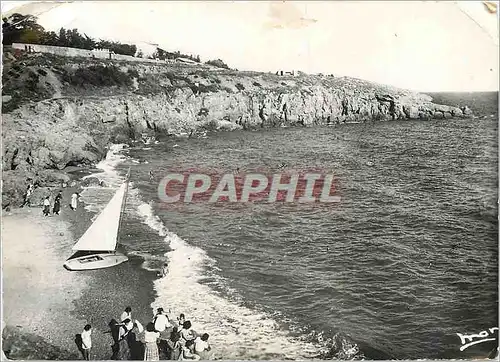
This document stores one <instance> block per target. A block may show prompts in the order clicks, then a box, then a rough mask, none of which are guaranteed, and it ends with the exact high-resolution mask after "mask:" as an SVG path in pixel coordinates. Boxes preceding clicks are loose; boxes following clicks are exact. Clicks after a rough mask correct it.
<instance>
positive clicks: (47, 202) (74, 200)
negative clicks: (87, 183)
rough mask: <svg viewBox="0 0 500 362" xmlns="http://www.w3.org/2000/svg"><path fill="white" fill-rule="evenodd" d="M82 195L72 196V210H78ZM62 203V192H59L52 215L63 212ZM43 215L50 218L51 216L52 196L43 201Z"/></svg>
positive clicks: (75, 193) (76, 193)
mask: <svg viewBox="0 0 500 362" xmlns="http://www.w3.org/2000/svg"><path fill="white" fill-rule="evenodd" d="M79 197H80V194H79V193H78V192H74V193H73V194H72V195H71V203H70V204H69V207H70V208H71V210H73V211H74V210H76V209H77V207H78V200H79ZM61 201H62V192H61V191H59V192H58V193H57V195H56V197H55V198H54V205H53V206H52V213H53V214H54V215H59V213H60V212H61ZM43 215H44V216H49V215H50V196H46V197H45V199H44V200H43Z"/></svg>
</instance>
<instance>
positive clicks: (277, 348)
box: [137, 202, 318, 359]
mask: <svg viewBox="0 0 500 362" xmlns="http://www.w3.org/2000/svg"><path fill="white" fill-rule="evenodd" d="M137 211H138V214H139V215H140V216H142V222H143V223H144V224H146V225H148V226H149V227H150V228H151V229H153V230H155V231H156V232H158V235H159V236H161V237H164V241H165V243H167V244H168V246H169V248H170V249H171V251H169V252H167V253H165V257H166V260H167V273H166V275H165V276H164V277H162V278H159V279H157V280H156V281H155V282H154V287H155V290H156V293H157V296H158V297H157V299H156V300H155V301H154V302H153V303H152V304H151V308H153V309H156V308H159V307H162V308H164V309H165V310H167V311H169V314H170V316H171V317H175V316H178V315H179V314H180V313H184V314H185V315H186V318H187V319H189V320H191V323H192V324H193V328H194V329H195V330H196V331H198V332H203V333H204V332H207V333H209V334H210V341H211V344H212V345H213V346H216V347H215V350H216V352H215V354H214V355H213V357H212V358H223V359H269V358H287V359H290V358H291V359H301V358H311V357H313V356H316V355H317V354H318V346H316V345H314V344H313V343H310V342H308V341H305V340H300V339H299V338H293V337H290V336H289V335H288V334H287V332H285V331H283V330H281V329H280V327H279V325H278V323H277V322H276V321H275V320H273V319H272V318H270V317H269V316H268V315H266V314H265V313H260V312H258V311H254V310H251V309H249V308H246V307H244V306H241V305H239V304H237V303H234V302H231V301H229V300H228V299H226V298H224V297H222V296H221V295H220V293H218V292H216V291H215V290H213V289H212V288H211V287H210V286H209V285H207V284H204V282H206V281H207V280H208V279H212V277H210V278H209V275H208V272H207V269H215V270H216V269H217V268H216V266H215V264H216V262H215V260H214V259H212V258H210V257H209V256H208V255H207V253H206V252H205V251H204V250H203V249H201V248H198V247H195V246H192V245H190V244H188V243H187V242H186V241H185V240H183V239H182V238H180V237H179V236H178V235H176V234H175V233H173V232H171V231H169V230H168V229H167V227H166V226H165V225H164V224H163V222H162V221H161V220H160V218H159V217H158V216H157V215H155V213H154V210H153V208H152V207H151V205H150V204H148V203H145V202H142V203H140V204H139V205H137ZM137 255H138V254H137ZM141 256H143V257H146V258H148V256H146V255H144V254H141ZM157 259H158V257H157ZM220 281H221V278H220V277H219V282H220Z"/></svg>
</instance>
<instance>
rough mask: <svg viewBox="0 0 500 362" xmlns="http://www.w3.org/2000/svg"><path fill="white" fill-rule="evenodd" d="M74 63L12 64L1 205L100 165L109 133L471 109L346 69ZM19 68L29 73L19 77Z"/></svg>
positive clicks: (115, 137) (118, 137) (126, 135)
mask: <svg viewBox="0 0 500 362" xmlns="http://www.w3.org/2000/svg"><path fill="white" fill-rule="evenodd" d="M76 62H77V61H76V60H73V59H72V60H69V58H67V59H65V62H61V60H60V59H58V58H57V57H53V56H52V57H50V58H47V57H45V56H42V57H40V56H38V57H31V58H30V57H29V56H28V55H23V57H22V59H20V60H16V61H15V62H14V63H13V64H10V66H8V67H6V74H7V75H9V74H10V76H11V78H9V77H7V83H6V84H7V85H8V86H6V87H4V93H5V94H6V95H8V96H11V97H12V99H10V100H9V101H8V102H7V103H6V105H7V107H6V108H4V109H5V110H7V111H8V112H7V113H4V114H3V150H4V154H3V170H4V174H3V175H4V185H3V186H4V187H3V196H4V203H3V206H5V205H6V204H9V203H12V204H19V203H20V202H21V200H22V194H23V193H24V190H25V189H26V185H27V181H26V180H25V177H26V176H28V175H30V176H35V178H37V180H38V181H39V183H40V185H41V186H46V185H49V184H50V182H53V181H54V179H56V181H63V179H64V177H61V176H60V173H61V170H63V169H64V168H65V167H68V166H79V165H85V166H88V165H92V164H95V163H96V162H97V161H99V160H100V159H101V158H102V157H103V156H104V155H105V153H106V146H107V145H108V144H109V143H110V142H127V141H130V140H133V139H136V138H140V135H141V134H142V133H144V132H150V133H153V134H158V135H179V134H187V135H194V134H196V133H197V132H198V131H201V130H234V129H249V128H260V127H278V126H294V125H297V126H311V125H321V124H333V123H347V122H368V121H383V120H405V119H408V120H416V119H421V120H427V119H432V118H450V117H463V116H469V115H470V114H471V113H470V109H468V108H467V107H466V108H465V109H463V110H462V109H459V108H456V107H450V106H445V105H438V104H434V103H432V99H431V98H430V97H429V96H426V95H422V94H417V93H414V92H410V91H405V90H401V89H397V88H393V87H388V86H383V85H379V84H374V83H370V82H366V81H362V80H358V79H353V78H347V77H342V78H334V77H324V76H312V75H310V76H299V77H294V76H277V75H271V74H265V73H253V72H236V71H229V70H213V71H207V70H206V69H197V68H196V66H190V65H182V66H181V65H162V66H157V65H156V66H155V65H153V66H152V65H149V64H140V63H138V64H127V63H119V62H111V61H96V60H94V61H89V60H86V61H85V62H84V61H81V63H76ZM13 69H16V72H17V73H16V72H12V70H13ZM23 72H24V73H29V74H31V75H30V76H26V74H21V75H20V76H19V75H18V76H17V77H16V74H19V73H23ZM37 74H38V75H37ZM40 75H43V76H40ZM47 79H50V82H48V81H47ZM40 82H42V83H40ZM4 84H5V82H4ZM9 84H10V86H9ZM25 88H28V90H29V92H28V91H26V92H23V89H25ZM22 97H25V98H26V99H25V98H22ZM11 102H13V103H11ZM23 102H24V104H23ZM9 103H11V106H9ZM12 105H14V106H12ZM4 107H5V106H4ZM43 170H51V171H50V172H49V174H47V172H46V171H44V172H45V173H43V172H41V171H43ZM55 175H59V176H55ZM58 177H59V178H58ZM12 180H15V181H12ZM11 181H12V182H11ZM66 181H67V180H66ZM6 201H7V202H6Z"/></svg>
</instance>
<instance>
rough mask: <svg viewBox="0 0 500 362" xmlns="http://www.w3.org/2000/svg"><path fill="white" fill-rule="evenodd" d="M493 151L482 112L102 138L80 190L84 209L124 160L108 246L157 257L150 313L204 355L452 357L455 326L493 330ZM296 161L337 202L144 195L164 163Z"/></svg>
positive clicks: (233, 166) (235, 166)
mask: <svg viewBox="0 0 500 362" xmlns="http://www.w3.org/2000/svg"><path fill="white" fill-rule="evenodd" d="M497 155H498V149H497V122H496V121H495V120H492V119H486V120H442V121H432V122H421V121H401V122H399V121H398V122H387V123H366V124H350V125H349V124H348V125H342V126H337V127H318V128H289V129H269V130H261V131H258V132H251V131H236V132H228V133H217V134H211V135H209V136H208V137H206V138H199V139H175V140H174V139H167V140H165V141H162V142H160V143H158V144H154V145H148V146H147V147H144V146H140V145H138V146H137V147H123V146H114V147H113V149H112V150H111V151H110V153H109V155H108V158H107V160H105V161H104V162H103V163H102V164H101V165H100V167H101V168H102V169H103V172H102V173H101V174H100V175H98V177H99V178H101V179H103V180H104V181H105V183H106V185H107V187H104V188H103V187H96V188H88V189H86V190H85V191H84V193H83V196H82V197H83V199H84V202H85V203H86V204H87V207H88V208H91V209H92V210H93V211H99V210H100V209H102V207H103V206H104V204H105V203H106V201H107V200H109V198H111V196H112V194H113V192H114V191H113V190H114V189H115V188H116V187H117V186H118V185H119V183H120V182H121V181H122V180H123V175H124V174H125V173H126V170H127V169H128V167H130V168H131V181H132V184H131V188H130V192H129V195H128V198H127V207H126V213H125V222H124V223H123V224H122V225H123V228H122V230H121V234H122V235H121V242H122V243H123V244H124V247H125V248H126V250H127V252H128V253H129V255H132V256H134V255H135V256H140V257H142V258H144V260H145V261H144V263H143V267H144V268H147V269H151V270H161V268H162V267H163V265H164V264H165V263H167V268H168V273H167V275H166V276H165V277H162V278H158V279H157V280H156V281H155V284H154V285H155V289H156V292H157V295H158V297H157V299H156V300H155V302H154V303H153V305H152V307H153V308H156V307H159V306H162V307H163V308H165V309H166V310H170V312H171V314H173V315H178V314H180V313H184V314H186V317H187V319H190V320H191V321H192V323H193V326H194V329H195V330H197V331H200V332H208V333H209V334H210V341H211V343H212V345H213V346H214V357H215V358H225V359H240V358H241V359H243V358H244V359H250V358H251V359H270V358H281V359H283V358H293V359H301V358H309V357H323V358H335V357H337V358H363V357H365V358H410V359H414V358H467V357H468V356H469V355H467V353H466V352H467V351H465V352H463V351H460V350H459V347H460V338H459V337H457V333H468V332H470V333H472V332H479V331H482V330H485V329H487V328H491V327H496V326H497V324H498V322H497V321H498V289H497V285H498V267H497V265H498V244H497V237H498V223H497V204H496V198H497V191H496V190H497V185H498V170H497V166H496V165H497V164H498V159H497ZM310 168H314V169H322V170H324V171H325V172H328V173H333V174H334V175H335V177H336V192H337V193H338V195H339V196H340V197H341V202H339V203H335V204H328V205H322V204H318V203H315V204H305V205H300V204H295V203H292V204H286V203H283V202H281V203H280V202H276V203H248V204H230V203H228V202H220V203H215V204H210V203H203V202H201V203H200V202H198V203H193V204H175V205H174V204H167V205H166V204H162V203H161V202H160V200H159V198H158V184H159V182H160V180H161V178H162V177H164V176H166V175H167V174H168V173H169V172H172V170H179V169H184V170H187V169H190V170H207V169H210V170H217V172H219V173H231V172H235V170H238V172H252V171H254V170H262V169H265V170H268V171H269V172H270V173H274V172H282V171H289V172H294V171H295V170H303V169H310ZM150 171H153V179H152V180H151V179H150V176H149V172H150ZM482 346H483V347H482ZM481 348H483V349H481ZM491 348H492V345H491V344H483V345H477V346H476V349H475V350H474V351H475V352H474V353H480V352H484V353H487V352H489V351H490V350H491Z"/></svg>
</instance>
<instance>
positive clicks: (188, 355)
mask: <svg viewBox="0 0 500 362" xmlns="http://www.w3.org/2000/svg"><path fill="white" fill-rule="evenodd" d="M179 359H180V360H185V359H189V360H194V361H199V360H200V356H198V355H197V354H196V353H194V341H187V342H186V344H185V345H184V347H182V353H181V355H180V357H179Z"/></svg>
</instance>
